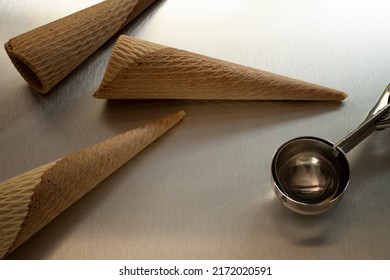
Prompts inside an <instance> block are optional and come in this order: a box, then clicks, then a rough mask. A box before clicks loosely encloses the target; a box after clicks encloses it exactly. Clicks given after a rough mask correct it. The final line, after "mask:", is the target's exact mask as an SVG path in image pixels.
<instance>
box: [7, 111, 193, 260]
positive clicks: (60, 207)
mask: <svg viewBox="0 0 390 280" xmlns="http://www.w3.org/2000/svg"><path fill="white" fill-rule="evenodd" d="M184 115H185V113H184V112H183V111H181V112H177V113H174V114H171V115H168V116H165V117H162V118H160V119H158V120H156V121H154V122H152V123H149V124H147V125H144V126H142V127H139V128H136V129H133V130H130V131H128V132H126V133H123V134H120V135H118V136H116V137H113V138H111V139H108V140H106V141H104V142H101V143H98V144H96V145H94V146H91V147H88V148H86V149H83V150H81V151H79V152H76V153H74V154H72V155H69V156H67V157H64V158H62V159H59V160H56V161H53V162H51V163H48V164H46V165H44V166H41V167H39V168H36V169H34V170H31V171H29V172H26V173H23V174H21V175H19V176H16V177H14V178H11V179H8V180H7V181H4V182H2V183H0V258H3V257H4V256H6V255H7V254H8V253H10V252H12V251H13V250H14V249H15V248H17V247H18V246H19V245H20V244H22V243H23V242H24V241H25V240H27V239H28V238H29V237H31V236H32V235H33V234H34V233H36V232H37V231H38V230H40V229H41V228H42V227H43V226H45V225H46V224H47V223H49V222H50V221H51V220H52V219H54V218H55V217H56V216H57V215H58V214H60V213H61V212H62V211H64V210H65V209H66V208H68V207H69V206H70V205H72V204H73V203H74V202H76V201H77V200H78V199H79V198H81V197H82V196H83V195H84V194H86V193H87V192H88V191H90V190H91V189H92V188H94V187H95V186H96V185H97V184H99V183H100V182H101V181H103V180H104V179H105V178H106V177H107V176H109V175H110V174H111V173H113V172H114V171H115V170H116V169H118V168H119V167H121V166H122V165H123V164H124V163H126V162H127V161H128V160H129V159H131V158H132V157H134V156H135V155H136V154H138V153H139V152H140V151H142V150H143V149H144V148H145V147H147V146H148V145H149V144H151V143H152V142H153V141H154V140H156V139H157V138H158V137H160V136H161V135H162V134H163V133H165V132H166V131H167V130H169V129H170V128H171V127H173V126H174V125H175V124H177V123H178V122H179V121H180V120H181V119H183V117H184Z"/></svg>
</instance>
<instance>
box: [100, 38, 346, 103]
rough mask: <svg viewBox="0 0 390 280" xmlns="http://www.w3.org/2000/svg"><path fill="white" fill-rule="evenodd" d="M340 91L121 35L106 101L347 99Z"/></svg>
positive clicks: (103, 88)
mask: <svg viewBox="0 0 390 280" xmlns="http://www.w3.org/2000/svg"><path fill="white" fill-rule="evenodd" d="M346 96H347V95H346V94H345V93H343V92H340V91H338V90H334V89H330V88H326V87H323V86H319V85H315V84H311V83H307V82H304V81H299V80H296V79H292V78H288V77H284V76H280V75H277V74H273V73H269V72H265V71H262V70H258V69H254V68H250V67H245V66H242V65H238V64H234V63H230V62H227V61H222V60H218V59H215V58H211V57H207V56H204V55H199V54H196V53H192V52H188V51H184V50H179V49H175V48H170V47H166V46H162V45H158V44H154V43H151V42H147V41H143V40H140V39H136V38H131V37H128V36H126V35H122V36H120V37H119V39H118V40H117V42H116V44H115V47H114V49H113V52H112V55H111V58H110V60H109V63H108V66H107V69H106V72H105V74H104V77H103V80H102V82H101V84H100V86H99V88H98V89H97V91H96V92H95V94H94V97H96V98H103V99H225V100H229V99H230V100H343V99H344V98H346Z"/></svg>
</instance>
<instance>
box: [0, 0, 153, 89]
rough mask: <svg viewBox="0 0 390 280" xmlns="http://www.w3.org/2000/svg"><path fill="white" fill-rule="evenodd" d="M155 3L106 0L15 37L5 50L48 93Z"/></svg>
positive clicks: (36, 86) (150, 0)
mask: <svg viewBox="0 0 390 280" xmlns="http://www.w3.org/2000/svg"><path fill="white" fill-rule="evenodd" d="M154 1H155V0H106V1H103V2H101V3H99V4H96V5H94V6H92V7H89V8H87V9H84V10H82V11H79V12H76V13H74V14H71V15H69V16H66V17H64V18H61V19H59V20H57V21H54V22H51V23H49V24H46V25H44V26H41V27H38V28H36V29H33V30H31V31H29V32H26V33H24V34H21V35H19V36H17V37H14V38H12V39H10V40H9V42H7V43H6V44H5V49H6V51H7V53H8V56H9V57H10V59H11V61H12V63H13V64H14V65H15V67H16V69H17V70H18V71H19V72H20V74H21V75H22V77H23V78H24V79H25V80H26V81H27V82H28V83H29V84H30V86H31V87H32V88H33V89H35V90H36V91H38V92H40V93H47V92H48V91H50V89H52V88H53V87H54V86H55V85H56V84H57V83H58V82H60V81H61V80H62V79H63V78H65V77H66V76H67V75H68V74H69V73H70V72H71V71H72V70H74V69H75V68H76V67H77V66H79V65H80V64H81V63H82V62H83V61H84V60H85V59H87V58H88V57H89V56H90V55H91V54H92V53H93V52H95V51H96V50H97V49H98V48H99V47H100V46H101V45H103V44H104V43H105V42H106V41H107V40H108V39H109V38H110V37H112V36H113V35H114V34H115V33H117V32H118V31H119V30H120V29H121V28H122V27H124V26H125V25H126V24H128V23H129V22H130V21H131V20H133V19H134V18H135V17H136V16H137V15H138V14H140V13H141V12H142V11H143V10H144V9H146V8H147V7H148V6H149V5H150V4H151V3H153V2H154Z"/></svg>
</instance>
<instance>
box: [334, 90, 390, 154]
mask: <svg viewBox="0 0 390 280" xmlns="http://www.w3.org/2000/svg"><path fill="white" fill-rule="evenodd" d="M389 102H390V84H389V85H388V86H387V87H386V89H385V91H384V92H383V94H382V95H381V97H380V98H379V100H378V102H377V103H376V104H375V106H374V107H373V108H372V109H371V111H370V112H369V113H368V116H367V117H366V119H365V120H364V121H363V122H362V123H361V124H360V125H359V126H358V127H357V128H356V129H355V130H354V131H352V132H351V133H350V134H348V135H347V136H346V137H344V138H343V139H342V140H340V141H339V142H338V143H337V144H336V145H335V146H336V147H339V148H341V149H342V150H343V151H344V152H346V153H348V152H349V151H350V150H352V149H353V148H354V147H355V146H356V145H357V144H359V143H360V142H361V141H363V140H364V139H365V138H366V137H367V136H369V135H370V134H371V133H372V132H374V131H375V130H381V129H384V128H387V127H390V113H389V111H390V104H389Z"/></svg>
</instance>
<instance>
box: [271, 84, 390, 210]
mask: <svg viewBox="0 0 390 280" xmlns="http://www.w3.org/2000/svg"><path fill="white" fill-rule="evenodd" d="M389 111H390V84H389V85H388V86H387V88H386V89H385V91H384V93H383V94H382V96H381V97H380V99H379V101H378V102H377V103H376V105H375V106H374V107H373V108H372V110H371V111H370V112H369V114H368V116H367V118H366V119H365V120H364V121H363V122H362V123H361V124H360V125H359V126H358V127H357V128H356V129H355V130H354V131H353V132H351V133H350V134H349V135H348V136H346V137H345V138H343V139H342V140H341V141H339V142H338V143H337V144H335V145H334V144H332V143H330V142H328V141H326V140H324V139H321V138H317V137H310V136H309V137H298V138H295V139H292V140H290V141H288V142H286V143H285V144H283V145H282V146H281V147H280V148H279V149H278V150H277V151H276V153H275V155H274V156H273V159H272V165H271V172H272V178H273V188H274V191H275V193H276V196H277V197H278V199H279V200H280V201H281V202H282V203H283V204H284V205H285V206H286V207H287V208H289V209H291V210H293V211H295V212H298V213H301V214H307V215H314V214H320V213H323V212H325V211H327V210H329V209H330V208H332V207H333V206H334V205H336V204H337V203H338V202H339V201H340V199H341V197H342V195H343V194H344V192H345V190H346V189H347V186H348V183H349V176H350V170H349V164H348V160H347V157H346V154H347V153H348V152H349V151H350V150H351V149H352V148H354V147H355V146H356V145H357V144H359V143H360V142H361V141H362V140H363V139H365V138H366V137H367V136H369V135H370V134H371V133H372V132H374V131H375V130H382V129H384V128H387V127H390V113H389Z"/></svg>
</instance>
